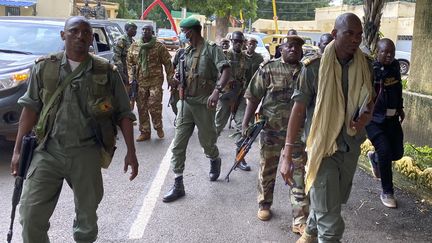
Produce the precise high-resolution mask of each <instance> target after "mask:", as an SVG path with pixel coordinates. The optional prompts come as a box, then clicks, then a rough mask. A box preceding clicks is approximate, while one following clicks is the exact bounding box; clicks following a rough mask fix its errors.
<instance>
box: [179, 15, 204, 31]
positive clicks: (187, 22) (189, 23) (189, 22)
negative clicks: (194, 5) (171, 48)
mask: <svg viewBox="0 0 432 243" xmlns="http://www.w3.org/2000/svg"><path fill="white" fill-rule="evenodd" d="M194 26H201V23H200V22H199V20H198V19H196V18H194V17H192V16H190V17H187V18H185V19H183V20H182V21H180V28H188V29H189V28H192V27H194Z"/></svg>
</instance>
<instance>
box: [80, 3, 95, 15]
mask: <svg viewBox="0 0 432 243" xmlns="http://www.w3.org/2000/svg"><path fill="white" fill-rule="evenodd" d="M79 12H80V15H81V16H84V17H85V18H86V19H89V18H91V17H92V16H93V11H92V9H91V8H90V6H89V5H88V1H87V0H86V1H85V2H84V6H82V7H81V8H80V9H79Z"/></svg>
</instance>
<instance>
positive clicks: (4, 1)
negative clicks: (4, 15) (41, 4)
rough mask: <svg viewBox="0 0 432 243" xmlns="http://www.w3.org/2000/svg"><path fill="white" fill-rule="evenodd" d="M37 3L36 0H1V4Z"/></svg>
mask: <svg viewBox="0 0 432 243" xmlns="http://www.w3.org/2000/svg"><path fill="white" fill-rule="evenodd" d="M35 4H36V0H0V6H8V7H30V6H33V5H35Z"/></svg>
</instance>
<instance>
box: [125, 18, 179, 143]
mask: <svg viewBox="0 0 432 243" xmlns="http://www.w3.org/2000/svg"><path fill="white" fill-rule="evenodd" d="M152 33H153V26H152V25H150V24H149V25H145V26H144V27H143V28H142V38H141V39H140V40H138V41H136V42H134V43H132V45H131V46H130V48H129V52H128V56H127V65H128V73H129V77H136V78H137V81H138V97H137V100H136V102H137V107H138V115H139V123H140V125H139V130H140V132H141V134H140V136H139V137H138V138H137V140H136V141H137V142H141V141H145V140H148V139H150V134H151V133H150V130H151V129H150V117H149V114H150V116H151V119H152V123H153V128H154V129H155V130H156V131H157V135H158V137H159V138H163V137H164V136H165V134H164V131H163V125H162V95H163V89H162V84H163V81H164V75H163V69H162V65H163V66H164V67H165V72H166V75H167V80H168V82H171V81H172V78H173V75H174V70H173V66H172V63H171V55H170V54H169V52H168V50H167V48H166V47H165V46H164V45H163V44H162V43H161V42H159V41H157V40H156V38H155V37H154V36H153V34H152Z"/></svg>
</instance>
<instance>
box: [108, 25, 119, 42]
mask: <svg viewBox="0 0 432 243" xmlns="http://www.w3.org/2000/svg"><path fill="white" fill-rule="evenodd" d="M105 28H106V30H107V31H108V35H109V36H110V39H111V41H113V42H114V41H115V40H117V39H118V38H119V37H120V36H122V35H123V34H122V32H121V30H120V27H118V26H116V25H108V26H106V27H105Z"/></svg>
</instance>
